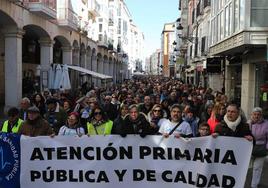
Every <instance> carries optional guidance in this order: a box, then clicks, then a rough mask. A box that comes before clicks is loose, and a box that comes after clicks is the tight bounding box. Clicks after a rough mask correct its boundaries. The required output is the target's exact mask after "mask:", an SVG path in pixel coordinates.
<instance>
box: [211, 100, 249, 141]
mask: <svg viewBox="0 0 268 188" xmlns="http://www.w3.org/2000/svg"><path fill="white" fill-rule="evenodd" d="M218 135H220V136H233V137H244V138H246V139H247V140H248V141H253V136H252V134H251V131H250V129H249V125H248V124H247V123H246V122H244V121H242V116H241V115H240V108H239V107H238V105H237V104H234V103H230V104H229V105H228V106H227V112H226V114H225V115H224V117H223V121H221V122H220V123H219V124H217V125H216V127H215V132H214V133H212V136H213V137H217V136H218Z"/></svg>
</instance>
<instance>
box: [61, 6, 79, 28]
mask: <svg viewBox="0 0 268 188" xmlns="http://www.w3.org/2000/svg"><path fill="white" fill-rule="evenodd" d="M57 10H58V24H59V26H62V27H64V28H66V29H68V30H77V29H78V24H79V19H78V15H77V14H76V13H75V12H74V11H73V10H71V9H69V8H58V9H57Z"/></svg>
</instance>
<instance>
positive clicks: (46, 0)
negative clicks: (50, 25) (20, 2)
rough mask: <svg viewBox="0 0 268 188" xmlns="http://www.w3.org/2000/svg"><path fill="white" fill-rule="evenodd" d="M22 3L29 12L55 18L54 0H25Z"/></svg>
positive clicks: (55, 5) (55, 3)
mask: <svg viewBox="0 0 268 188" xmlns="http://www.w3.org/2000/svg"><path fill="white" fill-rule="evenodd" d="M24 4H25V5H26V7H27V8H28V9H29V11H30V12H32V13H34V14H37V15H39V16H41V17H43V18H46V19H56V18H57V2H56V1H55V0H25V1H24Z"/></svg>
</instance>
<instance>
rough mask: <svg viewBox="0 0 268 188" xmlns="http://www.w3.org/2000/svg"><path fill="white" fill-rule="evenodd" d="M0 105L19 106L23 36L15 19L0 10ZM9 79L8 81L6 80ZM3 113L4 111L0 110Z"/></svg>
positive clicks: (6, 106)
mask: <svg viewBox="0 0 268 188" xmlns="http://www.w3.org/2000/svg"><path fill="white" fill-rule="evenodd" d="M0 18H1V19H0V106H1V111H3V106H5V109H9V108H10V107H11V106H18V105H19V101H20V99H21V97H22V81H21V77H22V68H21V63H22V56H21V50H22V46H21V44H22V36H23V34H24V32H23V30H22V29H20V28H18V25H17V23H16V21H15V20H13V19H12V17H11V16H9V15H8V14H7V13H5V12H4V11H1V10H0ZM5 81H8V82H5ZM0 113H2V112H0Z"/></svg>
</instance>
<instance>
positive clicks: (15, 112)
mask: <svg viewBox="0 0 268 188" xmlns="http://www.w3.org/2000/svg"><path fill="white" fill-rule="evenodd" d="M7 115H8V120H6V121H5V122H4V124H3V126H2V129H1V132H5V133H18V130H19V128H20V126H21V124H22V122H23V120H22V119H20V118H19V117H20V111H19V109H18V108H15V107H12V108H10V109H9V110H8V112H7Z"/></svg>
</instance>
